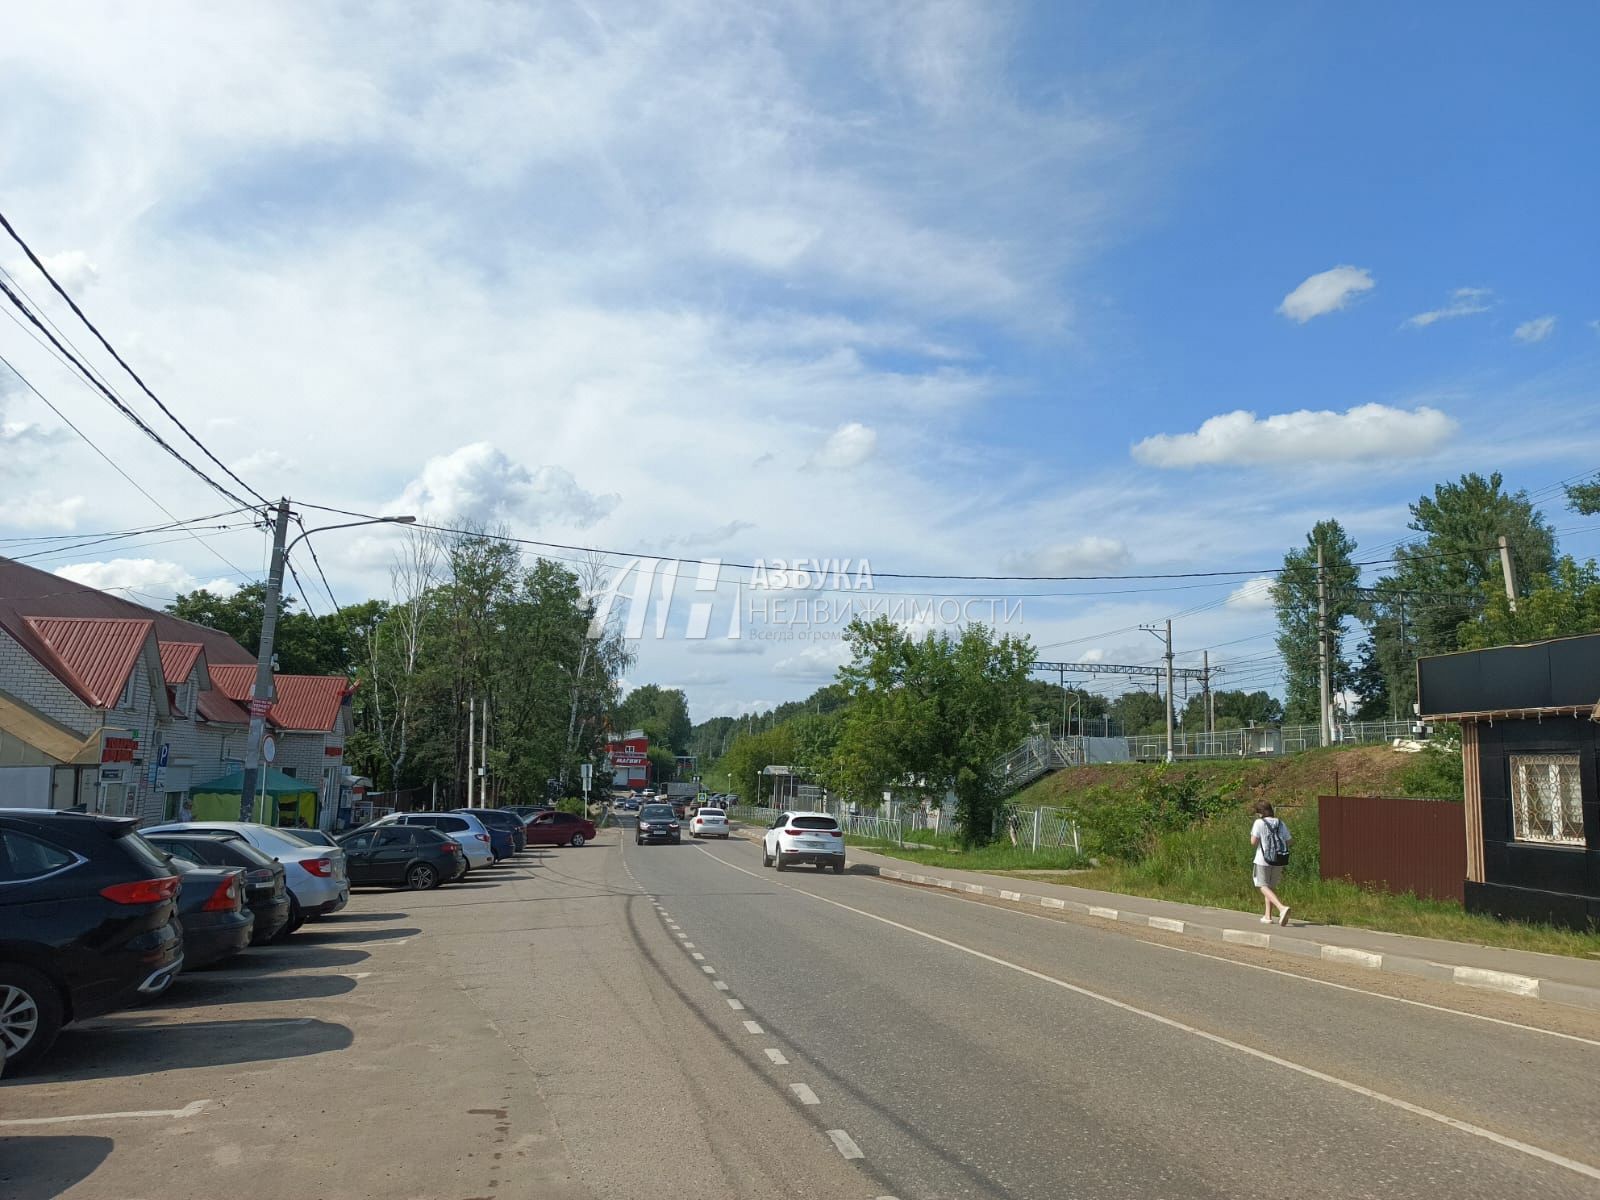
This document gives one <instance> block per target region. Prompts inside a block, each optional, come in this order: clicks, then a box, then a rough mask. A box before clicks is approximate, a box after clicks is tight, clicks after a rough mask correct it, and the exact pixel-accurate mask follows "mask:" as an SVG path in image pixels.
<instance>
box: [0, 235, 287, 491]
mask: <svg viewBox="0 0 1600 1200" xmlns="http://www.w3.org/2000/svg"><path fill="white" fill-rule="evenodd" d="M0 226H4V227H5V231H6V232H7V233H8V234H10V235H11V240H12V241H14V242H16V244H17V245H18V246H20V247H21V248H22V252H23V253H24V254H26V255H27V256H28V261H29V262H31V263H32V264H33V266H34V269H35V270H36V271H38V272H39V274H41V275H43V276H44V278H45V281H46V282H47V283H49V285H50V286H51V287H52V288H54V289H55V292H56V295H58V296H60V297H61V298H62V299H63V300H65V301H66V302H67V307H68V308H70V309H72V311H73V313H74V314H76V316H77V318H78V320H80V321H82V322H83V323H84V325H85V327H87V328H88V330H89V332H90V333H92V334H94V336H95V339H96V340H97V341H98V342H99V343H100V344H101V345H102V346H104V347H105V349H106V353H107V354H109V355H111V357H112V358H114V359H116V360H117V365H118V366H120V367H121V368H122V369H123V370H124V371H126V372H127V373H128V375H129V376H130V377H131V378H132V379H133V381H134V382H135V383H137V384H138V385H139V390H140V391H142V392H143V393H144V394H145V395H146V396H149V397H150V399H151V400H153V401H155V405H156V407H157V408H159V409H160V410H161V411H162V412H163V413H165V414H166V416H167V419H168V420H169V421H171V422H172V423H173V424H174V425H176V426H177V427H178V428H179V429H181V430H182V431H183V434H184V436H185V437H187V438H188V439H189V440H190V441H191V442H193V443H194V444H195V445H196V446H197V447H199V449H200V452H201V453H202V454H204V455H205V456H206V457H207V458H209V459H210V460H211V461H212V462H214V463H216V464H217V466H219V467H221V468H222V470H223V471H224V472H225V473H226V474H227V476H228V477H229V478H230V479H232V480H233V481H234V482H235V483H237V484H238V485H239V486H240V487H242V488H243V489H244V490H245V491H247V492H249V493H250V494H251V495H252V496H254V497H255V498H256V499H257V500H259V501H261V503H262V504H267V503H269V501H268V500H267V498H266V497H265V496H263V495H262V494H261V493H260V492H258V491H256V490H255V488H253V487H251V486H250V485H249V484H248V483H246V482H245V481H244V480H243V479H240V478H239V476H238V475H237V474H235V473H234V471H233V468H231V467H229V466H228V464H227V463H225V462H223V461H222V460H221V459H220V458H218V457H217V456H216V455H215V454H213V453H211V448H210V447H209V446H207V445H206V444H205V443H204V442H202V441H201V440H200V439H199V438H197V437H196V436H195V435H194V433H193V432H191V431H190V429H189V427H188V426H187V425H185V424H184V423H183V422H182V421H180V420H179V419H178V417H177V415H176V414H175V413H173V411H172V410H171V409H170V408H168V407H167V406H166V404H164V403H163V402H162V400H161V397H160V396H158V395H156V394H155V392H153V391H151V390H150V385H149V384H147V383H145V381H144V380H143V379H142V378H141V377H140V375H139V372H137V371H135V370H134V369H133V368H132V367H131V366H129V365H128V362H127V360H126V359H124V358H123V357H122V355H121V354H119V353H117V348H116V347H115V346H113V345H112V344H111V343H110V342H109V341H107V340H106V336H105V334H103V333H101V332H100V328H99V326H97V325H96V324H95V323H94V322H93V321H91V320H90V319H89V317H88V314H87V313H85V312H84V311H83V309H82V308H80V307H79V306H78V302H77V301H76V300H74V299H73V298H72V297H71V296H70V295H68V294H67V289H66V288H64V287H62V286H61V284H60V283H58V282H57V281H56V277H55V276H54V275H52V274H50V271H49V268H47V267H46V266H45V265H44V263H42V262H41V261H39V256H38V255H37V254H35V253H34V252H33V247H32V246H30V245H28V243H27V242H25V241H23V239H22V235H21V234H20V233H18V232H17V231H16V228H15V227H14V226H13V225H12V224H11V222H10V221H9V220H7V219H6V215H5V213H4V212H0ZM212 486H216V485H215V484H213V485H212Z"/></svg>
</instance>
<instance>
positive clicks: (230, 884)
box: [167, 855, 256, 971]
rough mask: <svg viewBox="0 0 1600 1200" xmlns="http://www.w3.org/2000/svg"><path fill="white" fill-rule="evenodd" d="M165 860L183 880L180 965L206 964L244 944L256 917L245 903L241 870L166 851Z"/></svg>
mask: <svg viewBox="0 0 1600 1200" xmlns="http://www.w3.org/2000/svg"><path fill="white" fill-rule="evenodd" d="M167 861H168V862H169V863H171V864H172V867H173V869H174V870H175V871H177V872H178V878H179V879H180V880H182V881H183V887H182V889H181V890H180V891H179V892H178V924H179V925H181V926H182V927H183V969H184V970H185V971H193V970H196V969H197V968H199V967H209V966H210V965H211V964H212V963H215V962H221V961H222V960H223V959H225V958H232V957H233V956H234V955H235V954H237V953H239V951H241V950H243V949H244V948H245V947H246V946H248V945H249V944H250V933H251V931H252V930H253V929H254V928H255V923H256V919H255V916H254V914H252V913H251V911H250V910H249V909H248V908H246V907H245V903H244V872H243V871H241V870H239V868H237V867H197V866H195V865H194V864H193V863H192V862H189V861H187V860H186V859H182V858H173V857H171V856H170V855H169V856H168V857H167Z"/></svg>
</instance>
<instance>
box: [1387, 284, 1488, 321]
mask: <svg viewBox="0 0 1600 1200" xmlns="http://www.w3.org/2000/svg"><path fill="white" fill-rule="evenodd" d="M1493 295H1494V292H1493V291H1492V290H1491V289H1489V288H1482V287H1461V288H1457V289H1456V290H1455V291H1453V292H1451V293H1450V300H1449V302H1448V303H1447V304H1445V306H1444V307H1443V308H1435V309H1430V310H1429V311H1427V312H1419V313H1417V314H1416V315H1415V316H1412V317H1407V318H1406V319H1405V321H1404V322H1402V324H1403V325H1406V326H1409V327H1411V328H1413V329H1426V328H1427V327H1428V326H1429V325H1432V324H1434V323H1435V322H1437V321H1450V320H1454V319H1455V318H1457V317H1471V316H1476V315H1477V314H1478V313H1486V312H1488V311H1489V309H1490V307H1491V306H1490V303H1489V298H1490V297H1491V296H1493Z"/></svg>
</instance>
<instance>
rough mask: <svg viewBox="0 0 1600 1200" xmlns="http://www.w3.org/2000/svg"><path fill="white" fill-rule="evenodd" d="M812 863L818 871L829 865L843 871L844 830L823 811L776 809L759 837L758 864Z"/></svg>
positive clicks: (835, 870) (776, 865)
mask: <svg viewBox="0 0 1600 1200" xmlns="http://www.w3.org/2000/svg"><path fill="white" fill-rule="evenodd" d="M800 863H815V864H816V866H817V869H818V870H819V871H821V870H826V869H827V868H828V867H832V868H833V870H834V874H836V875H840V874H843V873H844V830H842V829H840V828H839V822H838V821H836V820H834V819H833V818H832V817H831V816H829V815H828V814H827V813H824V812H786V813H779V814H778V819H777V820H776V821H774V822H773V823H772V828H770V829H768V830H767V832H766V833H765V834H764V835H763V836H762V838H761V865H762V866H763V867H777V868H778V870H780V871H782V870H783V869H784V868H786V867H792V866H796V865H798V864H800Z"/></svg>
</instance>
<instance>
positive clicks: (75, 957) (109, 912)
mask: <svg viewBox="0 0 1600 1200" xmlns="http://www.w3.org/2000/svg"><path fill="white" fill-rule="evenodd" d="M135 824H136V822H134V821H133V820H131V819H126V818H119V817H101V816H90V815H88V814H86V813H66V812H49V811H45V810H40V809H0V1041H3V1042H4V1043H5V1054H6V1059H7V1062H6V1067H7V1070H8V1071H9V1070H13V1069H20V1068H22V1067H25V1066H27V1065H28V1064H29V1063H30V1062H33V1061H34V1060H36V1059H37V1058H39V1056H40V1055H42V1054H44V1053H45V1052H46V1051H47V1050H49V1048H50V1045H51V1043H53V1042H54V1041H55V1040H56V1034H58V1033H59V1032H60V1031H61V1027H62V1026H63V1025H65V1024H67V1023H68V1022H71V1021H81V1020H84V1019H86V1018H88V1017H94V1016H99V1015H100V1014H101V1013H107V1012H111V1011H112V1010H113V1009H118V1008H125V1007H127V1006H128V1005H129V1004H132V1003H133V1002H134V1001H135V1000H137V998H138V997H139V995H140V994H141V993H143V994H146V995H150V994H155V993H159V992H161V991H162V990H164V989H165V988H166V986H167V984H168V983H169V982H171V979H172V977H173V976H174V975H176V974H177V973H178V971H179V970H180V969H181V968H182V966H183V932H182V930H181V929H180V927H179V925H178V919H177V895H178V888H179V884H178V875H177V873H176V872H175V871H174V870H173V869H172V867H171V865H170V864H169V863H168V862H167V860H166V858H165V857H164V856H163V855H161V854H159V853H157V852H156V851H155V850H154V849H153V848H151V846H150V845H149V843H147V842H146V841H145V840H144V839H143V838H141V837H140V836H139V835H138V834H136V833H135V832H134V831H133V830H134V825H135Z"/></svg>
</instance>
